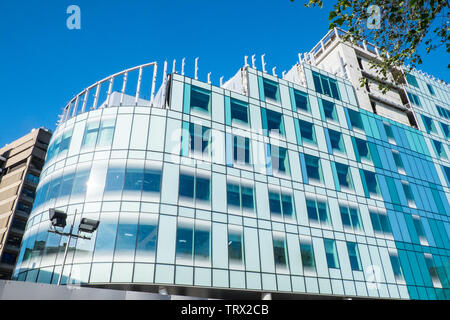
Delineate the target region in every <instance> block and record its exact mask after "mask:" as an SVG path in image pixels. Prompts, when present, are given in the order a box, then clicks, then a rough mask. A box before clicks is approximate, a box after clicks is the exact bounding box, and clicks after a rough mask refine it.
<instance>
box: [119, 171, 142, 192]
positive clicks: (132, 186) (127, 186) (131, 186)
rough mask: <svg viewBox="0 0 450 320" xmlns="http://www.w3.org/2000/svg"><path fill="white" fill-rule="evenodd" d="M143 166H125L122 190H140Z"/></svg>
mask: <svg viewBox="0 0 450 320" xmlns="http://www.w3.org/2000/svg"><path fill="white" fill-rule="evenodd" d="M143 175H144V168H133V167H131V168H130V167H127V169H126V172H125V182H124V187H123V189H124V190H130V191H141V190H142V183H143V178H144V176H143Z"/></svg>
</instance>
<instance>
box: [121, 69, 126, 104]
mask: <svg viewBox="0 0 450 320" xmlns="http://www.w3.org/2000/svg"><path fill="white" fill-rule="evenodd" d="M127 79H128V72H125V74H124V75H123V84H122V92H121V94H120V105H122V103H123V97H124V95H125V89H126V87H127Z"/></svg>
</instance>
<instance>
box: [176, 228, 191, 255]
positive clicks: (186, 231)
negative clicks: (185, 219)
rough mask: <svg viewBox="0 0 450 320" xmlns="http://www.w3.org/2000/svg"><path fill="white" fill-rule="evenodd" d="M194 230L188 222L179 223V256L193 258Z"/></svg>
mask: <svg viewBox="0 0 450 320" xmlns="http://www.w3.org/2000/svg"><path fill="white" fill-rule="evenodd" d="M193 238H194V230H193V229H192V226H189V225H187V224H179V225H178V228H177V249H176V254H177V258H183V259H192V250H193Z"/></svg>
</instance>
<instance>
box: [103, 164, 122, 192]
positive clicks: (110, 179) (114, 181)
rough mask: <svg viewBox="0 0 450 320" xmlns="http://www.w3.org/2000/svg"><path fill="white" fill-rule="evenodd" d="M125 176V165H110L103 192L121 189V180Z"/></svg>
mask: <svg viewBox="0 0 450 320" xmlns="http://www.w3.org/2000/svg"><path fill="white" fill-rule="evenodd" d="M124 178H125V167H115V166H110V167H109V168H108V173H107V174H106V184H105V192H113V191H118V192H121V191H122V189H123V181H124Z"/></svg>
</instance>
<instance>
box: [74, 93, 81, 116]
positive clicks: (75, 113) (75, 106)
mask: <svg viewBox="0 0 450 320" xmlns="http://www.w3.org/2000/svg"><path fill="white" fill-rule="evenodd" d="M79 101H80V96H79V95H78V96H77V98H76V99H75V105H74V106H73V112H72V117H75V116H76V115H77V109H78V102H79Z"/></svg>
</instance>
